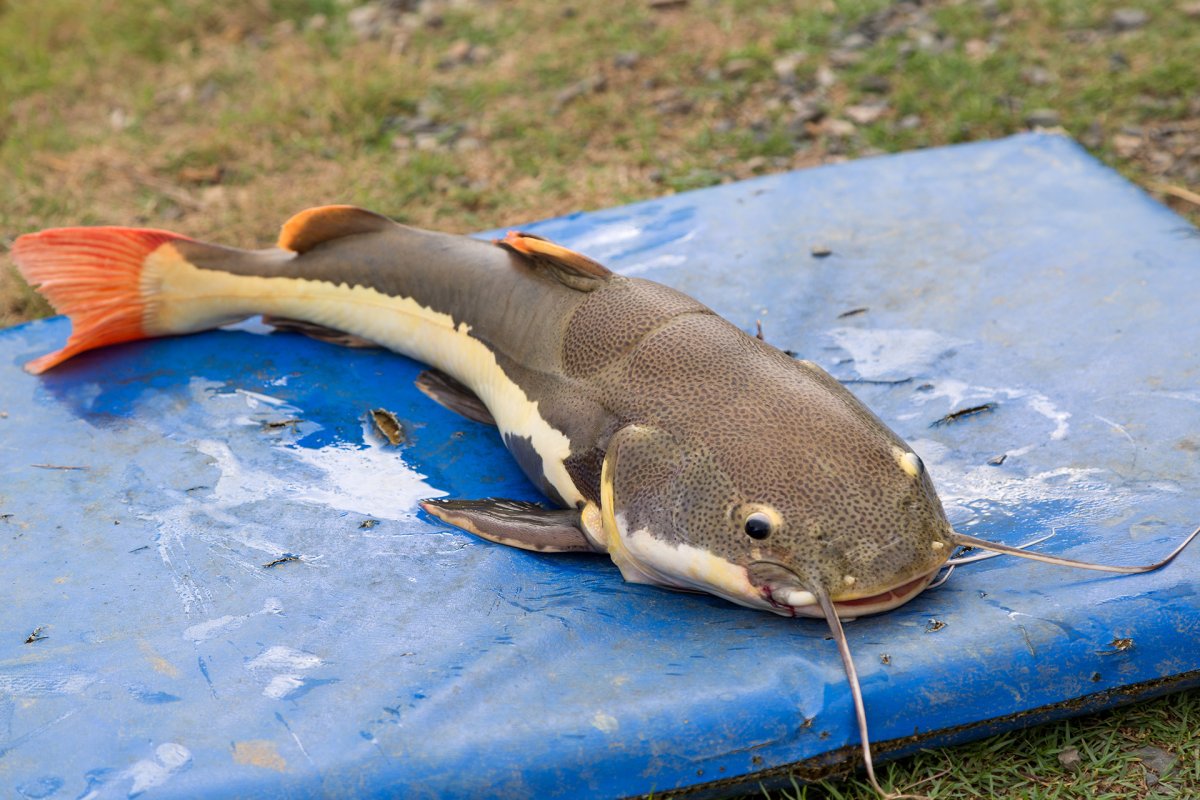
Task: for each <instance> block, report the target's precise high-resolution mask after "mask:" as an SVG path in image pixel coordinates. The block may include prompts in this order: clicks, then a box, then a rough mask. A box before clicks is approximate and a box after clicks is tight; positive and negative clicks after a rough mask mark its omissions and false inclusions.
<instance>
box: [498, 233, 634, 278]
mask: <svg viewBox="0 0 1200 800" xmlns="http://www.w3.org/2000/svg"><path fill="white" fill-rule="evenodd" d="M496 244H498V245H500V246H501V247H504V248H507V249H509V250H512V251H514V252H517V253H520V254H521V255H523V256H526V257H528V258H529V260H530V261H532V262H533V263H534V264H536V265H538V266H542V267H546V268H548V269H550V270H551V271H552V272H553V274H554V277H556V278H558V279H559V280H560V281H562V282H563V283H565V284H566V285H567V286H570V287H571V288H572V289H579V290H581V291H585V292H587V291H591V290H592V289H595V288H596V287H597V286H598V285H600V284H601V283H603V282H604V281H606V280H608V279H609V278H610V277H612V274H613V273H612V270H610V269H609V268H608V267H606V266H604V265H603V264H601V263H599V262H597V261H593V260H592V259H590V258H588V257H587V256H585V255H583V254H582V253H576V252H575V251H574V250H568V249H567V248H565V247H563V246H562V245H560V244H555V243H554V242H551V241H548V240H546V239H543V238H542V237H541V236H536V235H534V234H532V233H521V232H519V231H509V232H508V235H507V236H505V237H504V238H503V239H497V240H496Z"/></svg>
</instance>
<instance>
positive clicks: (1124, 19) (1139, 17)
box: [1110, 8, 1150, 31]
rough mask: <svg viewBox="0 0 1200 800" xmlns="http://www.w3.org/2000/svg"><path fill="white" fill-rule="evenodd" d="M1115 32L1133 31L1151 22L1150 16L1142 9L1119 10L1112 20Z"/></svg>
mask: <svg viewBox="0 0 1200 800" xmlns="http://www.w3.org/2000/svg"><path fill="white" fill-rule="evenodd" d="M1110 21H1111V22H1112V26H1113V29H1114V30H1117V31H1132V30H1137V29H1138V28H1140V27H1142V26H1143V25H1145V24H1146V23H1147V22H1149V21H1150V14H1149V13H1148V12H1146V11H1145V10H1143V9H1140V8H1118V9H1117V10H1116V11H1114V12H1113V13H1112V17H1111V18H1110Z"/></svg>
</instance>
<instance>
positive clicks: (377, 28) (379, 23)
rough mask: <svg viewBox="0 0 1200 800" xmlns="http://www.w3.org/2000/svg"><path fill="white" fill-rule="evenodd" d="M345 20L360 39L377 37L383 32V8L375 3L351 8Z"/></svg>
mask: <svg viewBox="0 0 1200 800" xmlns="http://www.w3.org/2000/svg"><path fill="white" fill-rule="evenodd" d="M346 22H347V24H349V25H350V30H352V31H354V35H355V36H357V37H358V38H359V39H360V40H363V41H366V40H368V39H377V38H379V36H380V34H381V33H382V32H383V9H382V8H380V7H379V6H378V5H376V4H375V3H367V4H366V5H363V6H359V7H358V8H352V9H350V11H349V12H348V13H347V14H346Z"/></svg>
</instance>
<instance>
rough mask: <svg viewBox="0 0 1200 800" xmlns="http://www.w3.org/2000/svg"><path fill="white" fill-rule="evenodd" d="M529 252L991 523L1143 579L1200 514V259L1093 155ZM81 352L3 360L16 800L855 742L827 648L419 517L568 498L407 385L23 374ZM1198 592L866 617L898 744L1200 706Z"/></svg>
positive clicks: (649, 767)
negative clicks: (1088, 713) (830, 382)
mask: <svg viewBox="0 0 1200 800" xmlns="http://www.w3.org/2000/svg"><path fill="white" fill-rule="evenodd" d="M524 227H525V228H526V229H528V230H531V231H533V232H536V233H539V234H541V235H544V236H548V237H550V238H553V239H556V240H558V241H560V242H562V243H564V244H567V245H569V246H571V247H574V248H576V249H579V250H582V251H584V252H586V253H588V254H589V255H592V256H593V257H596V258H597V259H599V260H600V261H603V262H605V263H607V264H609V265H610V266H611V267H613V268H614V269H616V270H617V271H621V272H624V273H626V274H634V275H641V276H645V277H650V278H654V279H656V280H659V281H662V282H664V283H667V284H670V285H673V286H675V287H677V288H679V289H682V290H684V291H686V292H689V293H691V294H693V295H695V296H697V297H699V298H700V299H701V300H703V301H705V302H707V303H708V304H710V305H712V306H713V307H714V308H716V309H717V310H718V311H719V312H721V313H722V314H724V315H725V316H727V317H728V318H730V319H731V320H733V321H734V322H735V323H736V324H738V325H739V326H741V327H742V328H744V329H746V330H751V331H752V330H753V329H754V325H755V320H756V319H761V320H762V322H763V329H764V332H765V335H766V337H767V339H768V340H769V341H771V342H773V343H774V344H776V345H778V346H780V347H782V348H787V349H789V350H793V351H796V352H798V353H801V354H803V355H804V356H805V357H808V358H811V359H813V360H815V361H817V362H818V363H820V364H822V365H823V366H825V367H826V368H827V369H829V370H830V371H831V372H833V373H834V374H835V375H836V376H838V377H839V378H842V379H844V380H847V381H849V382H850V384H849V385H850V386H851V388H852V389H853V390H854V391H855V392H857V393H858V394H859V395H860V396H861V397H862V398H863V399H864V400H865V401H866V402H867V404H868V405H870V406H871V407H872V408H873V409H874V410H875V411H876V412H877V413H878V414H879V415H880V416H881V417H882V418H883V419H884V420H885V421H887V422H888V424H889V425H891V426H892V427H893V428H894V429H895V430H896V431H897V432H898V433H899V434H900V435H901V436H903V437H905V438H906V439H907V440H908V441H909V442H910V443H912V444H913V446H914V447H915V449H916V450H917V452H918V453H919V454H920V455H921V456H922V457H923V458H924V459H925V462H926V464H927V465H928V466H929V468H930V469H931V471H932V473H933V475H934V478H935V481H936V483H937V485H938V487H939V489H940V492H941V495H942V497H943V500H944V502H945V504H946V507H947V511H948V513H949V515H950V517H951V520H952V521H953V522H954V523H955V524H956V525H957V526H958V527H959V528H960V530H963V531H964V532H967V533H971V534H974V535H978V536H983V537H986V538H994V539H996V540H1000V541H1004V542H1008V543H1010V544H1015V543H1020V542H1023V541H1025V540H1027V539H1029V538H1031V537H1033V536H1035V535H1037V534H1040V533H1042V532H1045V531H1050V530H1054V531H1056V532H1057V536H1056V537H1055V538H1053V539H1051V540H1050V541H1048V542H1046V543H1045V544H1043V545H1040V546H1039V547H1040V549H1044V550H1047V551H1051V552H1055V553H1059V554H1063V555H1069V556H1072V557H1076V558H1094V559H1102V560H1105V561H1109V562H1120V563H1143V562H1147V561H1152V560H1156V559H1157V558H1159V557H1160V556H1161V555H1162V554H1164V553H1165V552H1166V551H1168V550H1170V549H1171V547H1172V546H1173V545H1174V543H1175V542H1176V541H1177V540H1178V539H1179V538H1181V537H1182V536H1183V535H1184V534H1186V533H1187V532H1188V530H1190V529H1191V528H1192V527H1194V526H1195V524H1196V523H1197V522H1200V519H1198V517H1200V504H1198V503H1197V501H1196V498H1197V497H1198V496H1200V347H1197V339H1198V337H1197V328H1196V323H1195V309H1196V308H1200V237H1198V234H1197V231H1196V230H1195V229H1193V228H1191V227H1190V226H1188V225H1187V223H1186V222H1184V221H1183V220H1182V219H1180V218H1179V217H1177V216H1175V215H1174V214H1172V213H1171V212H1170V211H1168V210H1166V209H1164V208H1163V207H1162V206H1160V205H1158V204H1156V203H1154V202H1153V201H1152V200H1151V199H1149V198H1148V197H1146V196H1145V195H1144V194H1143V193H1141V192H1140V191H1139V190H1137V189H1136V188H1135V187H1133V186H1131V185H1130V184H1128V183H1126V182H1125V181H1123V180H1122V179H1121V178H1120V177H1119V176H1118V175H1116V174H1115V173H1113V172H1111V171H1109V170H1108V169H1106V168H1104V167H1102V166H1101V165H1099V164H1098V163H1097V162H1095V161H1094V160H1092V159H1091V158H1090V157H1089V156H1087V155H1086V154H1085V153H1084V152H1083V151H1082V150H1081V149H1080V148H1079V147H1077V146H1076V145H1074V144H1073V143H1071V142H1070V141H1068V140H1066V139H1063V138H1058V137H1053V136H1032V135H1031V136H1020V137H1015V138H1011V139H1007V140H1003V141H999V142H994V143H986V144H974V145H967V146H961V147H955V148H949V149H940V150H931V151H926V152H920V153H913V154H907V155H902V156H897V157H887V158H879V159H870V160H865V161H860V162H857V163H852V164H846V165H841V166H836V167H830V168H824V169H816V170H811V171H806V172H800V173H793V174H788V175H781V176H774V177H768V178H763V179H759V180H755V181H749V182H744V183H740V184H734V185H730V186H724V187H719V188H714V189H710V190H704V191H700V192H695V193H690V194H685V195H680V196H676V197H671V198H667V199H663V200H658V201H653V202H648V203H643V204H639V205H634V206H629V207H625V208H617V209H612V210H607V211H600V212H594V213H587V214H579V215H575V216H571V217H566V218H562V219H557V220H551V221H547V222H544V223H540V224H536V225H529V226H524ZM813 247H827V248H829V249H831V250H832V254H831V255H829V256H827V257H823V258H818V257H815V256H814V255H813V254H812V248H813ZM67 330H68V327H67V324H66V322H65V321H64V320H62V319H54V320H49V321H45V322H38V323H33V324H30V325H26V326H22V327H18V328H14V329H10V330H7V331H3V332H0V412H3V415H2V416H0V576H2V580H0V795H3V796H5V797H7V796H15V797H28V798H43V797H71V798H80V797H87V798H110V797H126V796H134V795H138V796H143V797H146V798H159V797H196V796H204V797H210V798H216V797H250V796H254V797H301V796H311V795H318V794H321V795H326V796H345V797H350V796H356V797H357V796H389V794H390V793H393V792H398V793H399V794H398V795H397V796H401V795H402V796H405V797H433V796H438V797H454V796H479V795H484V794H486V795H492V796H499V797H525V796H531V795H537V796H540V797H546V798H551V797H563V798H574V797H581V796H609V797H616V796H626V795H633V794H638V793H645V792H651V791H653V792H655V793H656V796H664V795H665V794H668V793H669V792H671V791H672V790H675V789H680V788H685V787H695V786H703V785H705V784H710V783H711V782H714V781H718V782H725V781H728V782H730V783H729V785H731V786H734V785H736V784H737V783H738V779H739V778H745V779H746V784H745V786H746V788H747V789H751V790H752V789H753V788H754V786H755V785H756V781H757V778H756V777H755V775H756V774H758V775H760V776H761V774H762V773H763V772H769V771H771V770H773V769H775V768H778V767H780V766H782V765H786V764H791V763H796V762H806V761H811V760H813V759H821V758H823V757H824V758H828V759H832V760H836V759H837V758H839V757H841V755H840V754H839V752H838V751H839V750H840V749H841V748H843V747H844V746H846V745H851V746H853V745H855V744H856V743H857V734H856V733H855V728H854V719H853V713H852V710H851V704H850V698H849V694H848V692H847V691H846V681H845V677H844V676H843V673H842V668H841V665H840V663H839V660H838V655H837V652H836V649H835V647H834V644H833V642H831V641H827V640H826V630H825V626H824V624H823V623H822V622H819V621H813V620H788V619H783V618H777V617H774V616H772V615H769V614H766V613H763V612H759V611H752V610H747V609H742V608H738V607H736V606H733V605H730V604H728V603H726V602H724V601H721V600H717V599H714V598H708V597H702V596H693V595H682V594H673V593H669V592H665V591H660V590H656V589H653V588H647V587H642V586H634V585H629V584H626V583H624V582H622V580H621V577H620V574H619V573H618V572H617V570H616V568H615V567H614V566H613V565H612V564H611V563H610V562H608V561H607V560H606V559H602V558H599V557H585V556H542V555H536V554H531V553H526V552H520V551H516V550H511V549H508V548H505V547H501V546H497V545H493V544H490V543H487V542H482V541H478V540H475V539H473V538H472V537H470V536H469V535H467V534H464V533H461V532H458V531H455V530H452V529H449V528H448V527H446V526H444V525H441V524H436V523H435V522H432V521H430V520H429V519H428V518H425V517H424V516H422V515H421V514H420V513H419V512H418V511H417V510H416V505H415V501H416V500H417V499H418V498H422V497H428V496H437V495H450V496H455V497H481V496H508V497H515V498H523V499H536V498H537V494H536V493H535V491H534V490H533V489H532V488H531V487H530V486H529V485H528V484H527V483H526V482H525V480H524V479H523V478H522V477H521V476H520V475H519V472H518V470H517V468H516V466H515V464H514V463H513V462H512V461H511V460H510V458H509V456H508V455H507V453H506V452H505V451H504V449H503V447H502V446H501V444H500V442H499V440H498V438H497V437H496V435H495V433H494V431H493V430H492V429H490V428H487V427H484V426H482V425H478V424H476V423H473V422H468V421H466V420H463V419H461V418H459V417H456V416H455V415H453V414H452V413H451V412H449V411H446V410H444V409H442V408H441V407H440V406H437V405H435V404H434V403H432V402H431V401H429V400H427V399H426V398H425V397H424V396H423V395H421V394H420V393H419V392H417V390H416V389H415V388H414V387H413V386H412V380H413V378H414V377H415V376H416V375H417V373H418V372H419V371H420V370H421V366H420V365H418V364H416V363H415V362H412V361H409V360H407V359H404V358H402V357H399V356H395V355H391V354H388V353H384V352H371V351H348V350H344V349H340V348H337V347H333V346H330V345H324V344H321V343H317V342H314V341H310V340H306V339H304V338H301V337H297V336H290V335H264V334H263V333H262V332H261V330H255V329H254V328H253V326H250V327H249V328H247V329H242V330H235V331H219V332H214V333H209V334H204V335H199V336H193V337H185V338H179V339H171V340H159V341H153V342H145V343H137V344H133V345H126V346H121V347H118V348H110V349H108V350H105V351H102V352H98V353H93V354H88V355H85V356H83V357H80V358H78V359H76V360H74V361H72V362H70V363H69V364H68V365H66V366H64V367H63V368H61V369H59V370H56V371H54V372H52V373H50V374H48V375H46V376H43V377H41V378H34V377H31V376H29V375H26V374H25V373H24V372H22V371H21V369H20V365H21V364H22V363H24V362H25V361H26V360H28V359H29V358H31V357H34V356H37V355H40V354H42V353H44V352H46V351H48V350H50V349H53V348H54V347H57V346H59V344H60V343H61V342H62V341H63V340H64V339H65V337H66V335H67ZM984 404H992V407H991V409H990V411H988V412H986V413H980V414H976V415H972V416H968V417H964V418H962V419H959V420H957V421H954V422H950V423H944V424H937V423H938V420H940V419H942V418H943V417H944V416H945V415H947V414H949V413H951V412H954V411H958V410H962V409H964V408H969V407H974V406H980V405H984ZM370 408H386V409H389V410H391V411H392V412H394V413H395V414H396V415H397V417H398V418H399V419H400V420H401V422H402V423H403V425H404V427H405V429H406V435H407V440H406V442H404V443H403V444H401V445H400V446H398V447H391V446H385V445H384V444H383V440H382V439H381V438H379V437H378V436H376V435H375V434H374V432H373V431H372V429H371V427H370V425H369V424H368V423H367V422H366V418H365V413H366V411H367V410H368V409H370ZM1000 456H1005V458H1004V459H1003V463H1001V464H995V463H992V462H996V461H1000ZM1198 572H1200V550H1192V551H1191V552H1187V553H1185V554H1184V555H1183V556H1182V557H1181V558H1180V559H1179V561H1178V562H1176V563H1175V564H1174V565H1173V566H1171V567H1170V568H1168V569H1166V570H1163V571H1161V572H1159V573H1156V574H1153V575H1144V576H1132V577H1108V576H1101V575H1098V574H1096V573H1082V572H1077V571H1072V570H1067V569H1062V568H1058V567H1053V566H1049V565H1045V564H1036V563H1028V562H1024V561H1018V560H1014V559H1007V558H1000V559H994V560H992V561H988V562H983V563H979V564H974V565H971V566H968V567H964V568H962V569H960V570H959V571H957V572H956V573H955V574H954V575H953V577H952V578H951V579H950V581H949V582H948V583H947V584H946V585H945V586H943V587H942V588H939V589H937V590H934V591H930V592H927V593H926V594H923V595H922V596H920V597H918V598H917V599H916V600H914V601H912V602H911V603H909V604H908V605H906V606H905V607H903V608H901V609H898V610H897V611H894V612H891V613H889V614H886V615H883V616H880V617H875V618H871V619H864V620H859V621H857V622H854V623H852V624H850V625H849V626H848V628H847V632H848V635H849V637H850V644H851V648H852V650H853V652H854V653H855V656H856V661H857V663H858V668H859V671H860V674H861V677H862V682H863V689H864V692H865V695H866V702H867V707H868V714H869V717H870V722H871V726H872V733H873V736H874V738H875V740H876V741H877V742H885V741H887V740H893V739H898V738H901V737H907V736H911V735H913V734H917V735H919V736H921V737H922V738H923V739H926V740H929V741H953V740H957V739H962V738H967V737H970V736H973V735H979V734H980V733H982V732H986V731H991V730H995V729H1001V728H1004V727H1010V726H1015V725H1017V724H1019V723H1018V721H1015V720H1011V721H1008V722H995V723H988V722H987V721H988V720H996V719H998V718H1002V717H1006V716H1008V715H1013V714H1020V713H1022V712H1028V711H1033V712H1034V713H1035V714H1036V713H1037V710H1038V709H1043V710H1044V709H1046V708H1047V707H1053V706H1056V705H1057V704H1062V703H1064V702H1067V701H1072V700H1075V699H1077V698H1090V699H1089V700H1085V701H1084V704H1090V705H1092V706H1096V705H1105V704H1109V703H1112V702H1117V701H1118V700H1121V699H1128V697H1129V696H1130V694H1128V693H1126V694H1122V693H1121V687H1127V686H1130V685H1135V684H1145V682H1148V681H1153V680H1156V679H1165V680H1164V681H1162V682H1160V683H1159V684H1157V685H1156V686H1155V687H1154V690H1155V691H1162V690H1169V689H1170V688H1178V687H1182V686H1184V685H1189V684H1194V683H1196V682H1197V679H1198V676H1200V628H1198V627H1197V626H1198V625H1200V622H1198V620H1200V596H1198V595H1197V585H1196V578H1197V574H1198ZM935 621H936V623H942V624H941V625H940V626H939V625H938V624H936V623H935ZM27 639H30V640H33V641H28V642H27V641H26V640H27ZM885 655H886V656H887V659H886V660H887V662H888V663H886V664H885V663H884V656H885ZM1138 691H1141V690H1135V691H1134V692H1133V694H1137V693H1138ZM1108 693H1112V694H1108ZM1080 707H1083V706H1082V705H1081V706H1080ZM1050 713H1052V714H1053V713H1060V712H1050ZM1061 713H1065V712H1061ZM978 723H984V724H983V725H981V726H980V727H978V728H976V729H975V730H974V731H970V730H963V729H961V728H960V726H970V725H975V724H978ZM710 788H711V787H710Z"/></svg>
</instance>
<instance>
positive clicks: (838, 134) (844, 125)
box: [825, 119, 858, 139]
mask: <svg viewBox="0 0 1200 800" xmlns="http://www.w3.org/2000/svg"><path fill="white" fill-rule="evenodd" d="M857 131H858V127H857V126H856V125H855V124H854V123H853V122H851V121H850V120H846V119H829V120H826V121H825V133H827V134H829V135H830V136H832V137H834V138H835V139H846V138H849V137H851V136H853V135H854V134H855V133H856V132H857Z"/></svg>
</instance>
